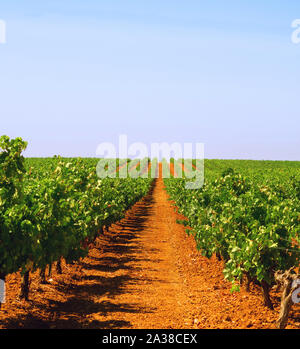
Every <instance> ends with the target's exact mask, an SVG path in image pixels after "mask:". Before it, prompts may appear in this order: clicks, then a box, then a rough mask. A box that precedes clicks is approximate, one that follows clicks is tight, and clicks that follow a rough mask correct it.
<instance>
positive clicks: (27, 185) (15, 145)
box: [0, 136, 151, 299]
mask: <svg viewBox="0 0 300 349" xmlns="http://www.w3.org/2000/svg"><path fill="white" fill-rule="evenodd" d="M26 146H27V144H26V142H24V141H23V140H22V139H21V138H17V139H14V140H10V139H9V138H8V137H6V136H3V137H1V138H0V148H1V150H2V152H1V153H0V278H1V279H2V280H5V276H6V275H8V274H10V273H14V272H16V271H19V270H20V271H21V274H22V277H23V281H22V285H21V291H20V292H21V293H20V294H21V297H22V298H25V299H27V298H28V293H29V273H30V272H33V271H36V270H40V272H41V278H42V279H45V270H46V268H47V267H49V268H51V266H52V264H53V263H54V262H56V263H57V267H58V268H60V260H61V258H64V259H65V260H66V261H67V263H72V262H74V261H77V260H79V259H80V258H82V257H84V256H86V254H87V252H88V245H89V244H90V243H92V242H93V241H94V240H95V238H96V237H97V236H99V234H101V232H102V230H103V227H109V226H110V225H111V224H112V223H113V222H116V221H118V220H120V219H121V218H123V217H124V214H125V212H126V210H128V209H129V208H130V207H131V206H132V205H133V204H134V203H135V202H136V201H138V200H140V199H141V198H142V197H143V196H145V195H146V194H147V192H148V191H149V187H150V184H151V179H147V178H136V179H131V178H125V179H124V178H104V179H100V178H98V176H97V174H96V165H97V161H98V160H97V159H79V158H78V159H77V158H74V159H61V158H60V157H57V156H56V157H54V158H49V159H38V158H35V159H26V160H25V158H24V157H23V156H22V154H21V153H22V151H23V150H25V148H26ZM126 162H127V161H126ZM118 165H119V164H118ZM120 167H121V166H120Z"/></svg>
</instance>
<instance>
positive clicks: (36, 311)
mask: <svg viewBox="0 0 300 349" xmlns="http://www.w3.org/2000/svg"><path fill="white" fill-rule="evenodd" d="M178 218H182V217H180V216H179V215H178V214H177V213H175V212H174V208H173V207H172V205H171V203H170V201H168V196H167V193H166V191H165V190H164V184H163V181H162V179H160V178H159V179H157V180H156V181H155V182H154V185H153V188H152V190H151V191H150V193H149V195H148V196H147V197H145V198H144V199H142V200H141V201H140V202H139V203H137V204H136V205H134V206H133V208H132V209H131V210H129V211H128V212H127V214H126V217H125V218H124V219H123V220H122V221H121V222H119V223H117V224H115V225H113V226H112V227H111V228H110V229H109V231H108V232H105V233H104V235H103V236H101V237H99V238H98V240H97V241H96V244H95V246H94V248H92V249H91V250H90V253H89V256H88V257H86V258H85V259H84V260H83V261H82V262H81V263H78V264H76V265H68V266H65V265H64V266H63V267H64V274H63V275H58V274H57V273H56V272H54V274H53V276H52V279H53V280H52V281H51V282H50V283H49V284H48V285H40V284H39V281H38V276H37V273H35V274H34V275H33V278H32V285H31V289H32V292H31V295H30V302H24V301H18V300H17V296H16V292H17V290H18V288H19V282H20V276H19V275H18V274H14V275H11V276H9V277H8V283H7V303H6V304H5V305H4V306H3V309H2V310H1V311H0V327H1V328H20V327H23V328H24V327H25V328H106V329H108V328H136V329H138V328H147V329H151V328H164V329H165V328H187V329H189V328H274V327H275V325H274V324H275V320H276V317H277V314H278V305H279V299H278V295H273V300H274V301H275V311H270V310H268V309H266V308H265V307H264V306H263V305H262V299H261V296H260V293H259V290H257V289H252V290H251V292H250V293H246V292H245V291H244V290H242V291H241V292H240V293H235V294H231V293H230V288H231V285H230V284H229V283H227V282H225V281H224V278H223V274H222V268H223V265H222V262H219V261H217V260H216V259H215V258H212V259H211V260H208V259H206V258H204V257H202V256H201V255H200V253H199V252H197V250H196V247H195V242H194V239H193V238H192V237H189V236H187V235H186V233H185V228H184V227H183V226H182V225H179V224H177V223H176V219H178ZM299 310H300V309H299V307H298V308H296V309H294V311H293V313H292V318H291V320H290V322H289V326H288V328H300V312H299Z"/></svg>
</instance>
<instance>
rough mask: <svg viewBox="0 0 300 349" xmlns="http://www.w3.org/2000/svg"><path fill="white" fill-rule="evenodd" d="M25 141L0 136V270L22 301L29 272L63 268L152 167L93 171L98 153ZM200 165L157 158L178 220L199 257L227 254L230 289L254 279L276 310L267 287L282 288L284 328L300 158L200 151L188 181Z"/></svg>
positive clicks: (115, 216)
mask: <svg viewBox="0 0 300 349" xmlns="http://www.w3.org/2000/svg"><path fill="white" fill-rule="evenodd" d="M26 146H27V143H26V142H25V141H23V140H22V139H21V138H16V139H9V138H8V137H7V136H2V137H1V138H0V279H2V280H5V278H6V276H7V275H9V274H12V273H16V272H20V274H21V276H22V282H21V285H20V298H22V299H25V300H28V297H29V293H30V273H34V272H37V271H38V272H39V274H40V278H41V282H43V281H45V280H46V270H48V273H50V272H51V268H52V267H53V266H54V265H55V267H56V270H57V271H58V272H60V273H61V272H62V271H61V268H62V266H61V261H62V260H64V261H65V262H66V263H67V264H72V263H75V262H77V261H79V260H81V259H82V258H84V257H85V256H87V254H88V251H89V246H90V245H91V244H93V242H94V241H95V239H96V238H97V237H99V236H100V235H101V234H102V233H103V230H104V229H108V228H109V227H110V226H111V225H112V224H113V223H115V222H118V221H120V220H121V219H122V218H124V217H125V214H126V211H128V209H130V208H131V207H132V206H133V205H134V204H135V203H137V202H138V201H139V200H141V199H142V198H144V197H145V196H146V195H147V194H148V193H149V190H150V189H151V187H152V186H153V184H154V185H155V181H156V179H155V178H158V177H159V173H158V172H159V171H158V167H159V166H158V161H157V160H152V161H150V160H149V159H145V160H143V161H133V160H130V159H125V160H118V161H117V164H116V167H114V168H112V169H110V171H111V172H110V174H111V176H108V177H107V178H100V177H99V175H97V163H98V161H99V159H96V158H84V159H81V158H61V157H59V156H54V157H53V158H27V159H25V158H24V157H23V155H22V153H23V152H24V150H25V149H26ZM198 164H199V162H196V161H194V160H188V161H185V162H182V161H179V160H178V161H175V160H174V159H171V161H167V160H163V161H162V173H163V177H164V178H163V183H164V185H165V189H166V191H167V193H168V195H169V198H170V200H172V202H173V204H174V205H175V206H176V209H177V210H178V212H179V213H180V214H182V215H183V216H184V217H185V219H184V220H178V223H180V224H183V225H184V226H185V227H186V232H187V234H188V235H190V236H192V237H193V238H194V239H195V242H196V246H197V249H198V250H199V251H200V252H201V254H202V256H204V257H207V258H208V259H210V258H211V257H212V256H216V257H217V258H218V259H219V260H220V261H223V262H224V270H223V274H224V278H225V279H226V280H229V281H230V282H231V283H232V292H235V291H239V289H240V287H241V286H243V287H245V288H246V289H247V290H249V288H250V286H251V284H255V285H258V286H259V287H261V290H262V295H263V299H264V304H265V306H267V307H268V308H269V309H273V304H272V300H271V298H270V290H271V288H272V287H273V286H274V285H278V287H279V286H280V287H282V289H283V292H285V296H283V300H285V298H284V297H286V299H287V301H286V302H285V305H284V308H283V309H282V314H281V315H282V319H281V322H280V326H282V327H284V326H285V325H286V322H287V314H288V311H289V308H290V307H291V300H290V296H291V290H294V289H295V287H296V286H295V280H296V278H297V277H299V263H300V249H299V245H300V201H299V200H300V162H289V161H254V160H205V161H204V185H203V186H201V187H200V188H198V189H187V187H186V184H187V182H188V181H191V178H192V176H191V175H192V174H194V175H195V174H196V173H197V171H199V170H200V169H199V168H197V166H199V165H198ZM170 169H171V171H170V174H169V175H165V174H167V172H168V171H169V170H170ZM135 170H138V171H140V172H139V173H140V176H136V175H135V174H134V171H135ZM149 170H150V171H149ZM108 171H109V170H108ZM124 171H125V172H124ZM201 171H203V169H201ZM150 173H151V174H152V175H151V176H150ZM98 174H99V173H98ZM130 174H131V175H130ZM202 175H203V173H202ZM288 297H289V298H288Z"/></svg>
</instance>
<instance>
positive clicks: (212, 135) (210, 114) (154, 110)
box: [0, 0, 300, 160]
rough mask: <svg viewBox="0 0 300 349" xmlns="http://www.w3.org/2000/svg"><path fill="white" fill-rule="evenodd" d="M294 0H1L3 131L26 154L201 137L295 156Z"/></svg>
mask: <svg viewBox="0 0 300 349" xmlns="http://www.w3.org/2000/svg"><path fill="white" fill-rule="evenodd" d="M297 18H300V2H299V0H289V1H284V0H265V1H261V0H252V1H241V0H238V1H237V0H236V1H234V0H227V1H223V0H222V1H221V0H210V1H199V0H184V1H183V0H180V1H179V0H178V1H177V0H149V1H142V0H119V1H117V0H85V1H82V0H80V1H79V0H72V1H71V0H64V1H61V0H51V1H50V0H48V1H33V0H24V1H22V0H18V1H17V0H10V1H4V0H0V19H1V20H4V21H5V22H6V34H7V43H6V44H0V134H7V135H8V136H10V137H17V136H21V137H22V138H23V139H25V140H26V141H28V142H29V145H28V149H27V150H26V152H25V155H26V156H53V155H54V154H60V155H62V156H92V157H93V156H95V155H96V148H97V146H98V144H99V143H101V142H113V143H116V144H118V136H119V135H120V134H126V135H127V136H128V142H129V143H133V142H144V143H146V144H147V145H149V146H150V143H152V142H168V143H172V142H180V143H183V142H191V143H196V142H200V143H204V145H205V157H206V158H221V159H226V158H228V159H269V160H276V159H277V160H300V137H299V126H300V107H299V106H300V104H299V101H300V96H299V92H300V44H298V45H297V44H294V43H292V40H291V35H292V32H293V30H294V29H293V28H292V27H291V23H292V21H293V20H295V19H297Z"/></svg>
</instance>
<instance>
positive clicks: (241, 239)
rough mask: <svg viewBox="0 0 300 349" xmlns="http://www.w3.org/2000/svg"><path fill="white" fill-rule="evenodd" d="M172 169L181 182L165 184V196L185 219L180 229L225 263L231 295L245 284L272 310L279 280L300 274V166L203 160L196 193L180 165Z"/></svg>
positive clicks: (203, 251) (297, 163) (167, 182)
mask: <svg viewBox="0 0 300 349" xmlns="http://www.w3.org/2000/svg"><path fill="white" fill-rule="evenodd" d="M174 168H175V170H176V169H177V174H176V176H177V177H182V178H174V177H175V176H174V175H173V176H172V177H173V178H170V179H165V184H166V187H167V191H168V193H169V194H170V197H171V198H172V199H173V200H174V201H175V202H176V206H177V207H178V208H179V212H180V213H182V214H183V215H184V216H185V217H186V218H187V220H184V221H182V222H181V223H182V224H184V225H186V226H188V229H187V232H188V234H192V235H193V236H194V238H195V240H196V243H197V248H198V249H199V250H200V251H201V253H202V254H203V255H204V256H206V257H208V258H210V257H211V256H212V255H213V254H215V255H216V256H217V257H218V258H219V259H222V260H223V261H224V262H225V264H224V265H225V267H224V276H225V278H226V279H227V280H230V281H231V282H232V290H233V291H235V290H239V287H240V285H241V284H243V283H244V284H245V285H246V288H247V289H249V286H250V284H251V283H256V284H259V285H260V286H261V287H262V291H263V296H264V302H265V305H266V306H267V307H269V308H271V309H272V308H273V305H272V302H271V300H270V297H269V291H270V288H271V287H272V286H273V285H274V284H276V276H277V278H278V276H279V274H280V273H284V272H287V271H292V270H296V271H297V270H298V267H299V262H300V249H299V245H300V201H299V200H300V163H299V162H289V161H277V162H276V161H250V160H205V181H204V185H203V187H202V188H200V189H198V190H188V189H186V188H185V183H186V181H187V179H185V178H184V170H185V169H184V166H183V167H182V165H181V161H177V162H175V164H174ZM180 170H181V171H180ZM179 172H180V174H179Z"/></svg>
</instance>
